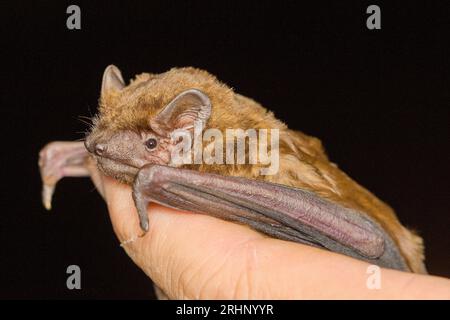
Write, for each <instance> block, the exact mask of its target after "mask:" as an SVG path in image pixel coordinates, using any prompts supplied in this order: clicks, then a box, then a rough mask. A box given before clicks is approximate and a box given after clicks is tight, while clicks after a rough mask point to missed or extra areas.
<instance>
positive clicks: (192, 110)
mask: <svg viewBox="0 0 450 320" xmlns="http://www.w3.org/2000/svg"><path fill="white" fill-rule="evenodd" d="M210 115H211V101H210V100H209V98H208V96H207V95H206V94H204V93H203V92H201V91H200V90H197V89H190V90H186V91H183V92H182V93H180V94H179V95H177V96H176V97H175V98H174V99H173V100H172V101H171V102H170V103H169V104H168V105H167V106H166V107H164V108H163V109H162V110H161V111H160V112H159V113H158V114H157V115H156V116H155V117H154V118H153V119H152V120H150V127H151V128H152V129H153V130H154V131H155V132H156V133H158V134H161V135H163V136H166V135H169V134H170V132H172V131H174V130H176V129H186V130H188V129H191V128H193V126H194V122H196V121H201V122H202V125H205V123H206V121H208V119H209V117H210Z"/></svg>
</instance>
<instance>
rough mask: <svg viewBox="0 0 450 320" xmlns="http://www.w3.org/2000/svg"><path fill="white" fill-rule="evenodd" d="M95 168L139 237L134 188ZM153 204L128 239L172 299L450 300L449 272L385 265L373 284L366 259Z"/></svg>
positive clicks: (120, 219) (106, 194) (117, 211)
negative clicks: (427, 272)
mask: <svg viewBox="0 0 450 320" xmlns="http://www.w3.org/2000/svg"><path fill="white" fill-rule="evenodd" d="M90 171H91V177H92V180H93V182H94V184H95V185H96V187H97V189H98V190H99V192H100V194H101V195H102V196H103V198H104V199H105V201H106V203H107V206H108V211H109V214H110V218H111V221H112V226H113V228H114V231H115V233H116V235H117V237H118V239H119V241H120V242H121V243H123V242H124V241H127V240H130V239H134V238H136V236H137V235H140V234H141V233H142V231H141V230H140V229H139V221H138V215H137V212H136V208H135V205H134V202H133V199H132V196H131V188H130V187H129V186H127V185H124V184H120V183H119V182H117V181H116V180H114V179H112V178H110V177H106V176H103V175H102V174H100V173H99V172H98V171H97V170H96V168H94V167H91V168H90ZM148 210H149V223H150V229H149V231H148V233H147V234H145V236H143V237H138V238H136V239H135V240H134V241H130V242H128V243H126V244H123V245H122V246H123V248H124V249H125V251H126V253H127V254H128V255H129V256H130V258H131V259H132V260H133V261H134V262H135V263H136V265H137V266H138V267H139V268H141V269H142V270H143V271H144V272H145V273H146V274H147V276H149V277H150V278H151V279H152V280H153V282H154V283H155V284H156V285H157V286H158V287H159V288H161V289H162V290H163V291H164V292H165V293H166V295H167V296H168V297H169V298H171V299H450V280H448V279H445V278H440V277H435V276H428V275H419V274H413V273H407V272H400V271H395V270H390V269H382V268H381V269H380V275H381V283H380V284H381V286H380V288H379V289H369V288H368V286H367V280H368V278H369V277H370V276H371V273H368V266H369V264H368V263H365V262H363V261H359V260H356V259H353V258H350V257H347V256H343V255H339V254H335V253H333V252H329V251H325V250H321V249H317V248H313V247H310V246H306V245H302V244H297V243H292V242H288V241H282V240H278V239H273V238H268V237H267V236H264V235H262V234H260V233H258V232H256V231H254V230H252V229H250V228H248V227H246V226H242V225H238V224H234V223H231V222H227V221H223V220H219V219H216V218H213V217H210V216H206V215H201V214H194V213H191V212H183V211H179V210H175V209H170V208H166V207H163V206H160V205H157V204H151V205H150V206H149V209H148ZM149 287H150V281H149Z"/></svg>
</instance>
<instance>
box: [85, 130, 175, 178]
mask: <svg viewBox="0 0 450 320" xmlns="http://www.w3.org/2000/svg"><path fill="white" fill-rule="evenodd" d="M85 146H86V149H87V150H88V151H89V152H90V153H91V155H92V156H93V157H94V158H95V159H96V161H97V165H98V167H99V169H100V170H102V171H103V173H105V174H106V175H109V176H111V177H114V178H116V179H118V180H120V181H122V182H125V183H128V184H130V183H132V182H133V180H134V177H135V176H136V174H137V172H138V170H139V169H140V168H141V167H143V166H144V165H146V164H163V165H164V164H165V165H167V164H169V162H170V151H171V149H172V146H173V143H171V141H170V139H168V138H166V137H163V136H160V135H158V134H156V133H155V132H153V131H151V130H150V129H149V130H147V131H144V130H141V131H134V130H118V131H112V132H108V131H102V132H101V133H98V132H97V131H95V130H94V131H93V132H92V133H91V134H90V135H88V136H87V137H86V140H85Z"/></svg>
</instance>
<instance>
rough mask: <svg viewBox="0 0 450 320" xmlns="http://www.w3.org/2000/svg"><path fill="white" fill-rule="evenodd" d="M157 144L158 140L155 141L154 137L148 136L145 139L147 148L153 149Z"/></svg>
mask: <svg viewBox="0 0 450 320" xmlns="http://www.w3.org/2000/svg"><path fill="white" fill-rule="evenodd" d="M157 144H158V142H157V141H156V139H155V138H150V139H148V140H147V141H145V146H146V147H147V149H149V150H152V149H155V148H156V145H157Z"/></svg>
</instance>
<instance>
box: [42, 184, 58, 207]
mask: <svg viewBox="0 0 450 320" xmlns="http://www.w3.org/2000/svg"><path fill="white" fill-rule="evenodd" d="M54 192H55V185H48V184H44V185H43V186H42V204H43V205H44V207H45V209H47V210H51V209H52V197H53V193H54Z"/></svg>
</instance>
